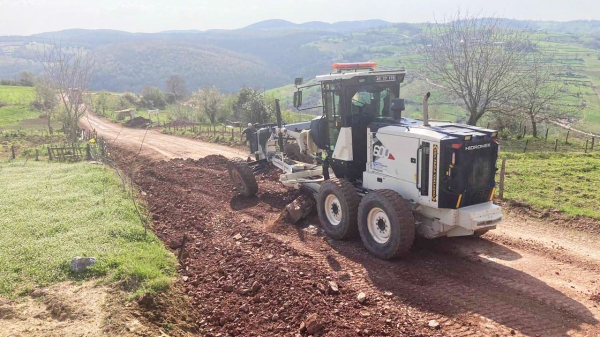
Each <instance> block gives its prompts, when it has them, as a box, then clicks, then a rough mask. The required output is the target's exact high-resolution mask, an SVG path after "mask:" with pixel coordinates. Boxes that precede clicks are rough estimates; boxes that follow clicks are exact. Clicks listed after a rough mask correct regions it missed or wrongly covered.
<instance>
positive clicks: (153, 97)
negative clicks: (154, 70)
mask: <svg viewBox="0 0 600 337" xmlns="http://www.w3.org/2000/svg"><path fill="white" fill-rule="evenodd" d="M141 104H142V106H143V107H145V108H147V109H161V110H162V109H165V108H166V106H167V102H166V101H165V95H164V94H163V92H162V91H160V89H158V88H157V87H152V86H145V87H144V89H142V103H141Z"/></svg>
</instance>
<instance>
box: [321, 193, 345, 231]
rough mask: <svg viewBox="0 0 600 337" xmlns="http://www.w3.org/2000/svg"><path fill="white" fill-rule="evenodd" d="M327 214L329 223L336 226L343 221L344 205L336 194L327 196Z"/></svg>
mask: <svg viewBox="0 0 600 337" xmlns="http://www.w3.org/2000/svg"><path fill="white" fill-rule="evenodd" d="M325 214H326V215H327V220H329V223H330V224H332V225H334V226H338V225H339V224H340V223H341V222H342V205H341V204H340V200H339V199H338V198H337V197H336V196H335V195H334V194H330V195H328V196H327V198H325Z"/></svg>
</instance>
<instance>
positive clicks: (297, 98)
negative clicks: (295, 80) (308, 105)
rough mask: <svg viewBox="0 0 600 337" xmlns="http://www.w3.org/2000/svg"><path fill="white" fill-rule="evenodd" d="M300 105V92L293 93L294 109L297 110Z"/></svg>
mask: <svg viewBox="0 0 600 337" xmlns="http://www.w3.org/2000/svg"><path fill="white" fill-rule="evenodd" d="M301 105H302V91H300V90H298V91H296V92H295V93H294V108H299V107H300V106H301Z"/></svg>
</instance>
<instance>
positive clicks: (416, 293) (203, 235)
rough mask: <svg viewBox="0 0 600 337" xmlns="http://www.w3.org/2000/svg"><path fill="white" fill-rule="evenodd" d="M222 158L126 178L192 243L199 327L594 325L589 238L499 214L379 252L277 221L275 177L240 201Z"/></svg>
mask: <svg viewBox="0 0 600 337" xmlns="http://www.w3.org/2000/svg"><path fill="white" fill-rule="evenodd" d="M225 163H226V160H225V158H223V157H218V156H210V157H207V158H204V159H200V160H198V161H193V160H176V161H170V162H155V163H152V164H151V165H140V167H141V168H140V170H139V171H137V173H135V176H134V179H135V181H136V183H137V184H138V185H139V186H140V188H141V189H142V190H143V191H144V192H145V193H146V199H147V202H148V205H149V210H150V211H151V212H152V215H153V221H154V223H155V229H156V231H157V234H158V235H159V236H160V237H161V239H163V240H164V241H165V242H166V243H167V244H168V245H169V246H170V247H171V248H173V249H174V251H175V252H177V251H178V249H179V247H178V243H179V242H181V238H182V236H183V235H187V237H188V239H189V241H190V243H189V244H188V247H190V248H187V250H186V254H187V255H185V256H184V266H185V268H183V269H182V270H181V272H182V274H183V275H184V281H185V288H186V291H187V294H188V296H189V297H190V298H191V301H192V304H193V305H194V307H195V308H196V310H197V312H198V324H199V329H200V331H201V332H202V333H205V334H206V335H219V334H221V335H222V336H225V335H233V336H252V335H255V336H296V333H298V332H300V333H301V335H302V336H307V335H308V333H306V332H303V330H301V329H300V328H301V327H302V325H301V324H302V322H304V321H305V319H306V317H307V316H308V315H310V314H313V313H316V314H318V320H319V322H320V323H322V330H321V333H322V334H323V335H324V336H511V335H516V336H594V337H597V336H599V334H600V325H599V322H600V308H599V307H600V279H599V275H600V249H599V248H598V247H600V239H599V237H598V235H597V234H588V233H585V232H579V231H575V230H571V229H567V228H566V227H563V226H562V224H561V223H560V222H558V223H556V224H555V223H553V222H551V221H550V220H551V219H547V220H544V221H541V220H537V219H531V218H529V217H526V216H523V215H510V214H507V215H506V221H505V222H503V223H502V225H501V226H500V228H499V229H498V230H496V231H493V232H490V233H488V234H486V235H484V236H483V237H482V238H479V239H476V238H452V239H443V240H435V241H428V240H420V241H418V242H417V244H416V245H415V246H414V248H413V249H412V251H411V253H410V254H409V255H408V256H406V257H405V258H403V259H401V260H396V261H382V260H378V259H376V258H374V257H372V256H371V255H369V254H368V253H367V252H366V250H365V249H364V248H363V246H362V244H361V242H360V240H354V241H347V242H341V241H335V240H330V239H328V238H326V237H324V235H323V233H322V231H321V230H320V229H319V224H318V220H317V219H316V217H314V216H313V217H312V218H310V219H307V220H305V221H303V222H302V223H301V224H299V225H297V226H293V225H289V224H285V223H275V219H276V218H277V217H278V215H279V212H280V210H281V209H282V208H283V207H284V205H285V204H286V203H287V202H289V201H290V200H292V199H293V198H294V197H295V196H296V195H297V192H295V191H288V190H287V189H286V188H284V187H282V186H281V185H280V184H279V183H278V182H277V178H276V177H277V173H276V172H271V173H270V174H266V175H264V176H261V177H259V179H258V180H259V186H260V190H259V194H258V196H257V197H254V198H249V199H248V198H242V197H239V196H237V195H236V193H235V192H234V191H233V189H232V186H231V185H230V183H229V179H228V177H227V173H226V169H225ZM330 281H333V282H335V283H336V284H337V286H338V287H339V291H338V292H335V291H333V290H331V286H330V284H329V282H330ZM359 292H364V293H365V294H366V295H367V301H366V302H365V303H363V304H360V303H359V302H358V301H357V300H356V296H357V294H358V293H359ZM434 321H435V322H434ZM430 323H431V325H432V326H430ZM436 323H439V324H440V325H439V327H436Z"/></svg>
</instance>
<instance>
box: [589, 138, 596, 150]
mask: <svg viewBox="0 0 600 337" xmlns="http://www.w3.org/2000/svg"><path fill="white" fill-rule="evenodd" d="M594 138H595V137H592V147H591V148H590V150H593V149H594V140H595V139H594Z"/></svg>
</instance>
